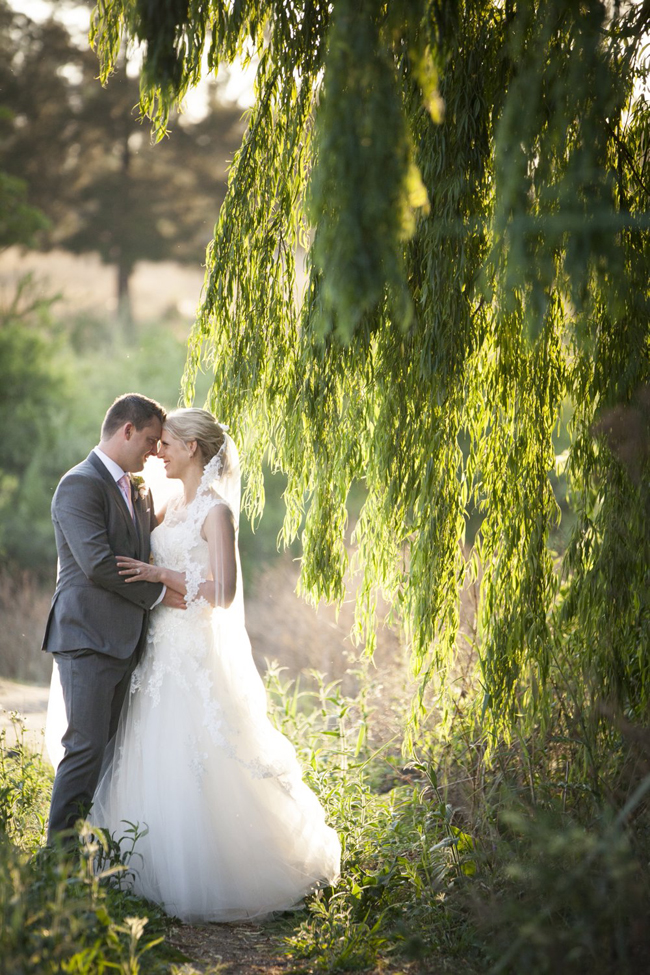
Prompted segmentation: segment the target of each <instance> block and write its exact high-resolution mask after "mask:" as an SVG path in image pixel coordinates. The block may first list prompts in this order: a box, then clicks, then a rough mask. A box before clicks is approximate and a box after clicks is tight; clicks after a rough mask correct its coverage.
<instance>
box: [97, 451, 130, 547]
mask: <svg viewBox="0 0 650 975" xmlns="http://www.w3.org/2000/svg"><path fill="white" fill-rule="evenodd" d="M87 459H88V462H89V463H90V464H91V465H92V467H93V468H94V469H95V470H96V471H97V472H98V473H99V474H100V475H101V477H102V478H103V479H104V481H105V482H106V485H107V487H108V489H109V493H110V495H111V497H112V498H113V500H114V502H115V504H116V505H117V506H118V508H119V509H120V511H121V512H122V514H123V516H124V520H125V521H126V524H127V526H128V529H129V532H130V533H131V536H132V537H133V539H134V540H135V541H136V542H137V544H138V547H139V546H140V545H141V538H140V529H139V526H137V525H136V524H135V523H134V521H133V518H132V517H131V512H130V511H129V508H128V505H127V503H126V500H125V498H124V495H123V494H122V492H121V491H120V488H119V485H118V483H117V481H116V480H115V478H114V477H113V475H112V474H111V473H110V471H109V470H108V469H107V468H106V466H105V465H104V464H102V462H101V460H100V459H99V457H98V456H97V454H96V453H95V452H94V451H91V452H90V454H89V455H88V458H87ZM131 500H133V486H132V487H131ZM134 510H135V509H134ZM136 517H137V516H136Z"/></svg>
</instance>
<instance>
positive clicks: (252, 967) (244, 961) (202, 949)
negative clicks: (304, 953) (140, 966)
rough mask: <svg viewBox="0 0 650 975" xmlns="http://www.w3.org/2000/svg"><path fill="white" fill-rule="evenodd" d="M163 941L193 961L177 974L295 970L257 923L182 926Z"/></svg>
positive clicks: (259, 974) (274, 974)
mask: <svg viewBox="0 0 650 975" xmlns="http://www.w3.org/2000/svg"><path fill="white" fill-rule="evenodd" d="M166 941H167V942H168V943H169V944H170V945H171V946H172V947H174V948H177V949H178V950H179V951H182V952H183V954H184V955H186V956H187V957H188V958H191V959H192V964H191V965H185V966H181V967H180V971H179V975H180V973H183V975H185V973H187V975H190V973H192V975H193V973H194V972H197V973H201V975H217V973H219V975H281V973H284V972H288V971H290V970H292V971H295V970H296V967H295V964H294V963H292V961H291V959H289V958H287V957H286V956H284V955H283V954H282V953H281V951H280V950H279V948H278V944H277V940H276V939H275V938H274V937H273V936H272V935H271V934H269V933H268V931H267V930H265V929H264V927H262V926H261V925H258V924H241V923H240V924H201V925H192V924H182V925H178V927H173V928H171V930H170V931H169V933H168V935H167V937H166ZM299 967H300V970H301V971H303V972H308V971H309V968H308V967H303V965H300V966H299Z"/></svg>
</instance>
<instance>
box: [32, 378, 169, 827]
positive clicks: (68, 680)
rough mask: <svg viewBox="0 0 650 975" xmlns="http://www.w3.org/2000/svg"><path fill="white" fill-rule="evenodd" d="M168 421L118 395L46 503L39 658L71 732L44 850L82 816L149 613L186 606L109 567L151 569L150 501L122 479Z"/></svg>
mask: <svg viewBox="0 0 650 975" xmlns="http://www.w3.org/2000/svg"><path fill="white" fill-rule="evenodd" d="M164 420H165V411H164V410H163V408H162V407H161V406H160V404H159V403H156V402H155V401H154V400H151V399H148V398H147V397H146V396H140V395H139V394H137V393H127V394H126V395H125V396H120V397H119V398H118V399H116V400H115V402H114V403H113V405H112V406H111V407H110V409H109V410H108V412H107V414H106V416H105V418H104V423H103V424H102V431H101V440H100V443H99V446H97V447H95V448H94V449H93V450H92V451H91V453H90V454H89V455H88V457H87V458H86V460H84V461H83V462H82V463H81V464H78V465H77V467H73V468H72V470H70V471H68V473H67V474H65V475H64V476H63V478H62V479H61V481H60V483H59V486H58V487H57V489H56V492H55V494H54V498H53V500H52V521H53V522H54V533H55V536H56V547H57V552H58V556H59V568H58V577H57V584H56V591H55V593H54V597H53V599H52V607H51V609H50V615H49V618H48V621H47V627H46V631H45V637H44V638H43V650H47V651H48V652H49V653H51V654H53V656H54V665H55V666H56V667H58V670H59V676H60V678H61V686H62V689H63V699H64V702H65V710H66V720H67V729H66V731H65V733H64V736H63V738H62V741H61V744H62V745H63V748H64V757H63V758H62V760H61V763H60V765H59V767H58V769H57V772H56V777H55V779H54V788H53V790H52V803H51V806H50V821H49V831H48V843H49V844H52V843H53V841H54V840H55V838H56V837H57V835H59V834H60V833H61V832H62V831H64V830H69V829H70V828H71V827H73V826H74V824H75V821H76V820H77V819H78V818H79V817H83V816H85V815H87V813H88V810H89V808H90V805H91V803H92V798H93V794H94V792H95V788H96V786H97V782H98V780H99V775H100V771H101V767H102V759H103V757H104V751H105V749H106V746H107V744H108V742H109V741H110V739H111V738H112V737H113V735H114V734H115V732H116V730H117V722H118V718H119V715H120V710H121V708H122V704H123V702H124V698H125V695H126V692H127V689H128V686H129V680H130V676H131V672H132V670H133V668H134V666H135V664H136V663H137V659H138V656H139V653H140V652H141V650H142V648H143V646H144V640H145V635H146V627H147V617H148V613H149V610H150V609H152V608H153V607H154V606H155V605H157V604H158V603H159V602H164V603H165V604H166V605H168V606H173V607H174V608H177V609H182V608H183V600H182V598H180V597H178V595H177V594H175V593H173V592H172V591H167V590H165V588H164V586H163V585H162V584H160V583H153V582H140V583H133V584H128V585H127V583H126V582H125V581H124V579H123V578H122V577H121V576H120V575H119V574H118V570H117V565H116V562H115V556H116V555H128V556H130V557H131V558H135V559H139V560H141V561H144V562H148V561H149V536H150V533H151V530H152V529H153V528H154V527H155V524H156V522H155V515H154V509H153V503H152V498H151V494H150V493H147V494H142V495H141V494H140V493H139V492H138V491H137V490H136V488H135V485H134V483H133V481H132V480H131V478H130V477H129V476H128V475H129V473H130V472H133V471H141V470H142V468H143V466H144V462H145V460H146V458H147V457H149V456H152V457H155V455H156V453H157V451H158V441H159V440H160V435H161V433H162V425H163V422H164Z"/></svg>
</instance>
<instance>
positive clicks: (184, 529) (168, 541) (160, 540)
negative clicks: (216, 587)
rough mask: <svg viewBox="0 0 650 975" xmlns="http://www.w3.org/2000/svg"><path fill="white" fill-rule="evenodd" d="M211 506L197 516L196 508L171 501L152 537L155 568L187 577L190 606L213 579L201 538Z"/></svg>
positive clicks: (206, 548)
mask: <svg viewBox="0 0 650 975" xmlns="http://www.w3.org/2000/svg"><path fill="white" fill-rule="evenodd" d="M206 500H207V499H206ZM211 500H212V505H214V504H224V503H225V502H223V501H221V500H220V499H218V498H216V497H212V499H211ZM212 505H210V506H207V505H206V504H205V503H204V504H202V505H201V506H200V510H199V511H198V512H197V511H195V510H194V508H193V505H189V506H188V507H186V506H185V505H184V503H183V499H182V498H180V497H176V498H172V499H171V500H170V502H169V504H168V506H167V512H166V514H165V520H164V521H163V523H162V524H161V525H159V526H158V527H157V528H155V529H154V531H153V532H152V534H151V553H152V555H153V560H154V562H155V564H156V565H164V566H166V567H167V568H168V569H174V570H175V571H176V572H183V573H184V574H185V581H186V584H187V595H188V602H189V603H191V602H192V601H193V600H196V596H197V591H198V587H199V585H200V584H201V582H203V581H204V580H206V579H209V578H210V577H211V572H212V570H211V567H210V549H209V546H208V543H207V541H206V539H205V538H203V537H202V535H201V526H202V524H203V522H204V521H205V518H206V517H207V514H208V511H209V510H210V507H212ZM202 602H205V601H204V600H203V601H202Z"/></svg>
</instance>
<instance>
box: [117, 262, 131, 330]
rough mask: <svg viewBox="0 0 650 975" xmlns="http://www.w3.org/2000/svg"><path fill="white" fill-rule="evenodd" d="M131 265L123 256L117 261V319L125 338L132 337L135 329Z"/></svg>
mask: <svg viewBox="0 0 650 975" xmlns="http://www.w3.org/2000/svg"><path fill="white" fill-rule="evenodd" d="M131 270H132V269H131V267H130V265H129V264H127V262H126V261H124V260H122V258H121V256H120V258H119V259H118V263H117V320H118V322H119V324H120V327H121V328H122V331H123V332H124V337H125V338H127V339H128V338H131V337H132V336H133V332H134V330H135V323H134V321H133V309H132V308H131V290H130V282H131Z"/></svg>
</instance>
